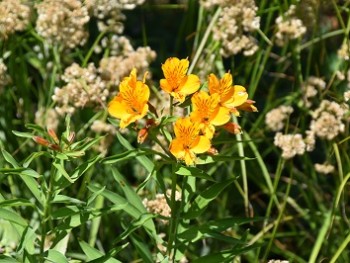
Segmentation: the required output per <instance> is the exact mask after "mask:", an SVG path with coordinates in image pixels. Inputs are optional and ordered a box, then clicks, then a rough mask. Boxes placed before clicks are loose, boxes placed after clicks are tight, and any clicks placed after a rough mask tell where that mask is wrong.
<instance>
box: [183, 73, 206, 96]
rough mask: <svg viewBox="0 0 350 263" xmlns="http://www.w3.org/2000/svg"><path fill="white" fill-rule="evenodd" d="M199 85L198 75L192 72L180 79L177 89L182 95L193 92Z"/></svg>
mask: <svg viewBox="0 0 350 263" xmlns="http://www.w3.org/2000/svg"><path fill="white" fill-rule="evenodd" d="M200 85H201V82H200V80H199V77H198V76H196V75H194V74H190V75H188V76H186V77H185V78H184V79H183V80H182V82H181V84H180V86H179V91H180V92H181V93H182V94H184V95H190V94H192V93H195V92H196V91H197V90H198V89H199V87H200Z"/></svg>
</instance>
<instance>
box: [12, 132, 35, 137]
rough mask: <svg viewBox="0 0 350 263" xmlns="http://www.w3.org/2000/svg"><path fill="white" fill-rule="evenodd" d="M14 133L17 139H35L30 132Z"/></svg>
mask: <svg viewBox="0 0 350 263" xmlns="http://www.w3.org/2000/svg"><path fill="white" fill-rule="evenodd" d="M12 133H13V134H14V135H16V136H17V137H21V138H28V139H32V138H33V134H32V133H29V132H20V131H12Z"/></svg>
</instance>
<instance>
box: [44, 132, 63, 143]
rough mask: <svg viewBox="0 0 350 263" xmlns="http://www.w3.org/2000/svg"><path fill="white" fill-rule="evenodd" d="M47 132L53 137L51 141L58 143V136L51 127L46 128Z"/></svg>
mask: <svg viewBox="0 0 350 263" xmlns="http://www.w3.org/2000/svg"><path fill="white" fill-rule="evenodd" d="M47 132H48V134H49V135H50V137H51V138H52V139H53V141H54V142H55V143H56V144H59V142H60V141H59V140H58V137H57V135H56V133H55V131H54V130H53V129H48V130H47Z"/></svg>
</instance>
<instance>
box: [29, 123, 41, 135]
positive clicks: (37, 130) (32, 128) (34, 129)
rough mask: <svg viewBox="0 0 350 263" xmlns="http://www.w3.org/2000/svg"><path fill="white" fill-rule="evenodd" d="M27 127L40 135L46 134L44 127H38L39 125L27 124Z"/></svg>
mask: <svg viewBox="0 0 350 263" xmlns="http://www.w3.org/2000/svg"><path fill="white" fill-rule="evenodd" d="M25 127H26V128H27V129H30V130H33V131H36V132H38V133H40V134H44V133H46V131H45V129H44V128H43V127H41V126H39V125H37V124H33V123H27V124H26V125H25Z"/></svg>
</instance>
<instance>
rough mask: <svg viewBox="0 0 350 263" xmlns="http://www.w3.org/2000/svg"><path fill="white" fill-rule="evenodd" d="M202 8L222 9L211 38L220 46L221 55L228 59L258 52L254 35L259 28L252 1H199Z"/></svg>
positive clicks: (255, 9)
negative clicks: (217, 6)
mask: <svg viewBox="0 0 350 263" xmlns="http://www.w3.org/2000/svg"><path fill="white" fill-rule="evenodd" d="M201 4H202V5H203V6H204V7H207V8H210V7H212V6H214V5H219V6H221V7H222V11H221V13H220V16H219V18H218V21H217V23H216V25H215V27H214V28H213V36H214V38H215V39H216V40H218V41H220V42H221V44H222V48H221V53H222V55H223V56H225V57H228V56H231V55H236V54H238V53H240V52H243V55H245V56H251V55H253V54H254V53H255V52H256V51H257V50H258V45H257V44H256V40H255V39H254V38H253V36H252V33H254V32H255V31H256V30H257V29H259V27H260V17H258V16H257V10H258V8H257V6H256V5H255V2H254V0H216V1H215V0H214V1H213V0H211V1H208V0H207V1H204V0H202V1H201Z"/></svg>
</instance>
